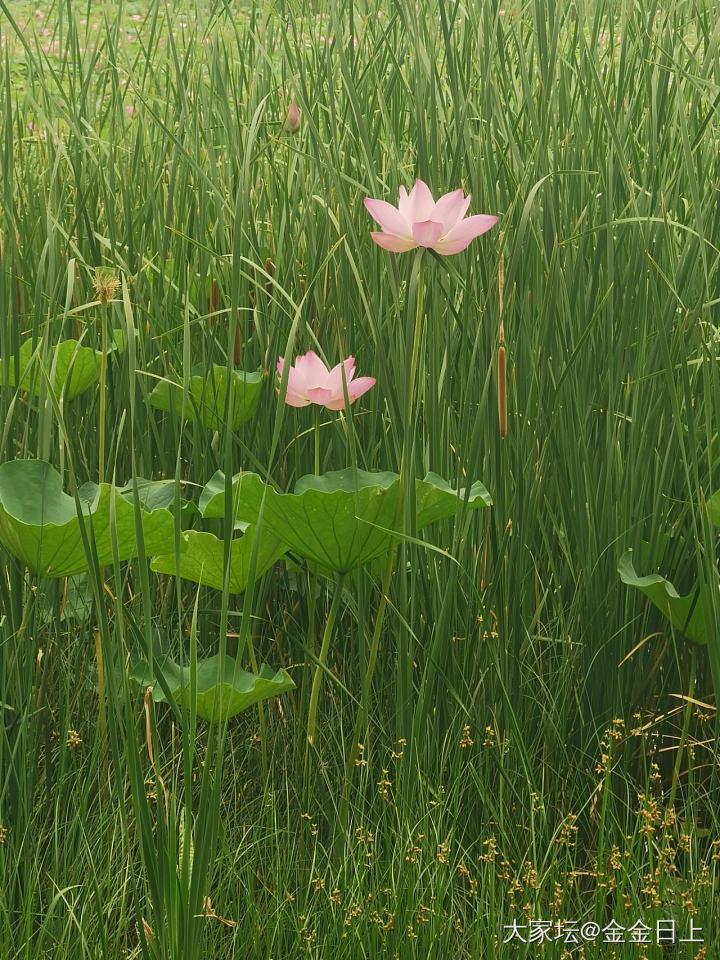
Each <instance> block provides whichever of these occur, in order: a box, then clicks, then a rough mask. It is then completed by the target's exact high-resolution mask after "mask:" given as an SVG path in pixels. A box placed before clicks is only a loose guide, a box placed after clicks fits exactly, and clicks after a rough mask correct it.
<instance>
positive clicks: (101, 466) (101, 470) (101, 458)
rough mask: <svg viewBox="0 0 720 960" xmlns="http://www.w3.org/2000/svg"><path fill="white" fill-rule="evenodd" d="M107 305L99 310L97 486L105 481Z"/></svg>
mask: <svg viewBox="0 0 720 960" xmlns="http://www.w3.org/2000/svg"><path fill="white" fill-rule="evenodd" d="M107 310H108V307H107V304H105V306H104V307H102V309H101V316H102V320H101V321H100V323H101V327H102V334H101V348H100V349H101V351H102V352H101V354H100V429H99V431H98V432H99V452H98V484H101V483H102V482H103V480H104V479H105V393H106V388H107Z"/></svg>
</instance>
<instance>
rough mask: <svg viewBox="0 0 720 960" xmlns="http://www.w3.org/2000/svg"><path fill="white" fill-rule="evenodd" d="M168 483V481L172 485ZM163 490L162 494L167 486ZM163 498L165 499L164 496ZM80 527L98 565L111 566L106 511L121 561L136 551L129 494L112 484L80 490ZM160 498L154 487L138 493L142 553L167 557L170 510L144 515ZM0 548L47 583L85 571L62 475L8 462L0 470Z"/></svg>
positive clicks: (37, 464) (37, 463)
mask: <svg viewBox="0 0 720 960" xmlns="http://www.w3.org/2000/svg"><path fill="white" fill-rule="evenodd" d="M171 482H172V481H171ZM161 483H162V484H163V490H165V491H166V486H165V482H163V481H161ZM165 495H166V494H165ZM78 496H79V499H80V503H81V507H82V513H83V523H84V526H85V530H86V532H87V536H88V538H89V539H94V543H95V549H96V550H97V554H98V560H99V562H100V564H101V565H102V564H107V563H112V559H113V554H112V536H111V526H110V508H111V505H112V501H113V500H114V510H115V520H114V522H115V530H116V536H117V544H118V551H119V555H120V559H121V560H128V559H130V557H132V556H134V555H135V553H136V550H137V544H136V540H135V512H134V506H133V503H132V492H131V491H128V490H127V488H124V492H122V491H121V490H120V489H119V488H117V487H113V486H111V484H108V483H103V484H101V485H100V486H99V487H98V485H97V484H94V483H86V484H84V485H83V486H82V487H80V489H79V490H78ZM157 496H158V494H157V491H155V490H154V484H152V483H151V482H150V481H143V485H142V488H141V491H140V498H139V499H140V507H141V511H142V512H141V517H142V527H143V534H144V540H145V552H146V554H147V555H148V556H152V555H153V554H157V553H167V551H168V549H169V548H170V545H171V544H172V543H173V537H174V533H173V531H174V520H173V516H172V514H171V513H170V511H169V510H167V509H165V508H163V507H160V508H151V509H145V507H144V504H152V501H153V499H155V498H156V497H157ZM0 543H2V544H3V546H5V547H6V548H7V550H9V551H10V553H12V554H13V556H15V557H17V558H18V560H20V561H22V562H23V563H24V564H25V565H26V566H28V567H30V569H31V570H34V571H35V572H36V573H40V574H42V575H44V576H46V577H65V576H70V575H71V574H75V573H82V572H83V571H84V570H87V569H88V564H87V558H86V555H85V549H84V547H83V540H82V532H81V527H80V520H79V519H78V514H77V509H76V506H75V499H74V498H73V497H70V496H68V495H67V494H66V493H64V492H63V489H62V479H61V477H60V474H59V473H58V472H57V471H56V470H55V469H54V467H52V466H51V465H50V464H49V463H46V462H45V461H44V460H11V461H10V462H8V463H4V464H2V465H0Z"/></svg>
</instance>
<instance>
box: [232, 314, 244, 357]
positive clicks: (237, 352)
mask: <svg viewBox="0 0 720 960" xmlns="http://www.w3.org/2000/svg"><path fill="white" fill-rule="evenodd" d="M241 360H242V338H241V335H240V323H239V321H237V320H236V321H235V349H234V350H233V363H234V364H235V366H236V367H239V366H240V362H241Z"/></svg>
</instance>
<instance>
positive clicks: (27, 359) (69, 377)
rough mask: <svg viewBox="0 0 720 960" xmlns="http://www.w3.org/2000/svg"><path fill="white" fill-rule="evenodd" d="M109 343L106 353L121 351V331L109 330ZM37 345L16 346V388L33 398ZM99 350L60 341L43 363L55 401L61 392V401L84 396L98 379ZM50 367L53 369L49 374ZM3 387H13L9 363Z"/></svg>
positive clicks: (36, 386)
mask: <svg viewBox="0 0 720 960" xmlns="http://www.w3.org/2000/svg"><path fill="white" fill-rule="evenodd" d="M113 341H114V342H113V343H112V345H111V347H110V350H109V351H108V352H112V351H113V350H122V349H123V347H124V338H123V333H122V330H114V331H113ZM36 348H37V344H35V347H33V343H32V341H31V340H26V341H25V343H23V344H22V346H21V347H20V351H19V355H20V384H19V386H20V388H21V389H22V390H32V392H33V393H34V394H35V395H36V396H37V395H39V393H40V389H41V385H42V383H43V377H42V375H41V373H40V370H39V369H37V364H38V363H39V362H40V359H41V358H40V354H38V355H37V356H35V357H33V353H34V352H35V349H36ZM101 357H102V350H93V349H92V347H84V346H82V344H80V343H79V342H78V341H77V340H63V341H62V342H61V343H59V344H57V345H56V346H55V347H53V348H52V349H51V350H50V353H49V356H48V357H47V360H46V368H45V369H46V372H47V375H48V377H51V378H52V384H53V393H54V394H55V396H56V397H57V398H58V399H59V398H60V396H61V394H62V392H63V389H64V390H65V399H66V400H73V399H74V398H75V397H78V396H79V395H80V394H81V393H85V391H86V390H89V389H90V388H91V387H92V386H94V384H96V383H97V382H98V381H99V379H100V358H101ZM53 364H54V365H55V370H54V373H53ZM1 385H3V368H2V363H0V386H1ZM7 386H9V387H14V386H17V384H16V381H15V363H14V361H11V362H10V376H9V379H8V382H7Z"/></svg>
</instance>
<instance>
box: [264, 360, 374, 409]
mask: <svg viewBox="0 0 720 960" xmlns="http://www.w3.org/2000/svg"><path fill="white" fill-rule="evenodd" d="M284 367H285V360H284V358H283V357H280V358H279V359H278V362H277V373H278V378H279V379H282V375H283V369H284ZM343 367H344V368H345V381H346V383H347V392H348V399H349V401H350V403H354V402H355V401H356V400H357V398H358V397H361V396H362V395H363V394H364V393H367V391H368V390H369V389H370V388H371V387H374V386H375V379H374V377H358V378H357V380H354V379H353V377H354V376H355V358H354V357H348V358H347V360H343V362H342V363H338V364H337V365H336V366H334V367H333V368H332V370H328V368H327V367H326V366H325V364H324V363H323V362H322V360H321V359H320V357H319V356H318V355H317V354H316V353H315V352H314V351H312V350H309V351H308V352H307V353H306V354H305V355H304V356H303V357H296V358H295V366H294V367H290V372H289V374H288V383H287V393H286V394H285V403H288V404H290V406H291V407H307V406H308V404H310V403H317V404H319V405H320V406H322V407H327V409H328V410H343V409H344V407H345V394H344V392H343V374H342V368H343Z"/></svg>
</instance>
